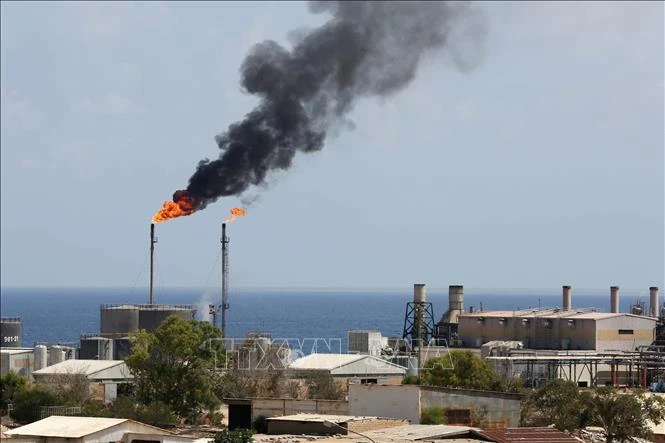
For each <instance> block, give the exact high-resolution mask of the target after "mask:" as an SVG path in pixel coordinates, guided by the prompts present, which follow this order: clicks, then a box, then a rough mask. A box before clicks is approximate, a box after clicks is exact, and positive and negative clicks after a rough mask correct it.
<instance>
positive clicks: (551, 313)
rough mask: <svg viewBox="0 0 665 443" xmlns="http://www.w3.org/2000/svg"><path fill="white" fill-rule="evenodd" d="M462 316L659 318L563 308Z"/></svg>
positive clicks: (463, 315) (478, 313) (584, 318)
mask: <svg viewBox="0 0 665 443" xmlns="http://www.w3.org/2000/svg"><path fill="white" fill-rule="evenodd" d="M459 316H460V318H466V317H469V318H481V317H489V318H502V317H503V318H506V319H509V318H512V317H515V318H529V317H538V318H571V319H579V320H603V319H606V318H614V317H621V316H626V317H635V318H642V319H647V320H652V321H654V322H656V321H657V320H658V319H656V318H653V317H647V316H644V315H635V314H628V313H626V312H598V311H575V310H572V311H563V310H561V309H541V310H538V309H521V310H519V311H517V310H516V311H476V312H464V313H461V314H460V315H459Z"/></svg>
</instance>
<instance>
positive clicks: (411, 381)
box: [402, 374, 420, 385]
mask: <svg viewBox="0 0 665 443" xmlns="http://www.w3.org/2000/svg"><path fill="white" fill-rule="evenodd" d="M402 384H403V385H419V384H420V377H418V376H417V375H413V374H412V375H407V376H406V377H404V379H403V380H402Z"/></svg>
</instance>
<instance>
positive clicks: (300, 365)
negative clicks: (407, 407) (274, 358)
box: [289, 354, 406, 387]
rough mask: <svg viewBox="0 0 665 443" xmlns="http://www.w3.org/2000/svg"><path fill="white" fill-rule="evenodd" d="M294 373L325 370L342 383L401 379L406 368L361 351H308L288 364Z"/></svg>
mask: <svg viewBox="0 0 665 443" xmlns="http://www.w3.org/2000/svg"><path fill="white" fill-rule="evenodd" d="M289 369H290V370H291V371H292V373H293V375H294V376H295V377H311V376H312V375H313V374H314V373H316V372H324V373H327V374H329V375H330V376H331V377H333V379H335V380H336V381H337V382H339V383H340V384H341V385H343V386H344V387H345V386H346V383H347V382H348V383H383V384H390V383H397V384H399V383H401V382H402V379H403V378H404V375H405V374H406V368H404V367H402V366H399V365H396V364H394V363H390V362H388V361H386V360H383V359H380V358H377V357H374V356H371V355H361V354H310V355H307V356H305V357H302V358H299V359H297V360H295V361H294V362H293V363H291V364H290V365H289Z"/></svg>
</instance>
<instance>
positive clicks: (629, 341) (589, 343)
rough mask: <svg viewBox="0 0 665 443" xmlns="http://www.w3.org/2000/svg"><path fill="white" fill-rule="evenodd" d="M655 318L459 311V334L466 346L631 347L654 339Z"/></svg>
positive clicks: (603, 349) (624, 315)
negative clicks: (495, 343)
mask: <svg viewBox="0 0 665 443" xmlns="http://www.w3.org/2000/svg"><path fill="white" fill-rule="evenodd" d="M656 321H657V319H655V318H651V317H644V316H640V315H632V314H622V313H611V312H585V311H563V310H560V309H543V310H522V311H486V312H473V313H464V314H460V315H459V332H458V334H459V339H460V340H461V341H462V342H463V343H464V345H465V346H469V347H480V346H482V345H483V344H484V343H487V342H488V341H494V340H504V341H521V342H522V343H523V345H524V347H525V348H529V349H559V350H594V351H609V350H612V351H634V350H635V349H636V348H637V347H639V346H647V345H650V344H651V343H652V342H653V339H654V336H653V331H654V327H655V326H656Z"/></svg>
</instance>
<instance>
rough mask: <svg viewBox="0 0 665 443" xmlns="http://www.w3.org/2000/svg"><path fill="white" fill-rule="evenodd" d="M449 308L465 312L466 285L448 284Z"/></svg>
mask: <svg viewBox="0 0 665 443" xmlns="http://www.w3.org/2000/svg"><path fill="white" fill-rule="evenodd" d="M448 310H449V311H460V312H464V286H462V285H450V286H448Z"/></svg>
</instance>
